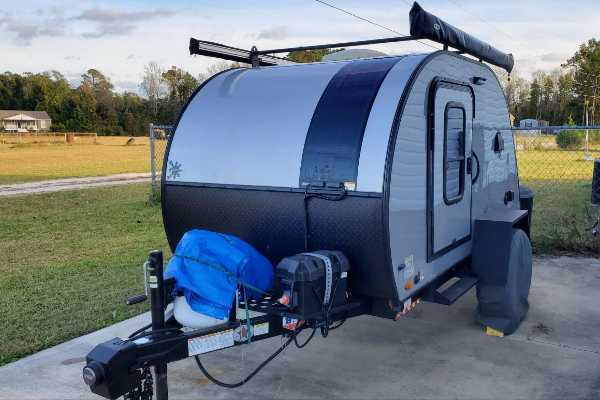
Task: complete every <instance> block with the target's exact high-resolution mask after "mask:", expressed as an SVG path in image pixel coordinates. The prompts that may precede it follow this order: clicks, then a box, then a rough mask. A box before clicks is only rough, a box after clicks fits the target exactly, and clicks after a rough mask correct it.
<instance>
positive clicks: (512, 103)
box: [0, 39, 600, 135]
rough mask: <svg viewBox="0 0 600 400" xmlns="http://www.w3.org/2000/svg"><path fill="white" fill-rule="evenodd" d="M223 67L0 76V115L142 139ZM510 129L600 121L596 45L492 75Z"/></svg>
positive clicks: (313, 54) (298, 55)
mask: <svg viewBox="0 0 600 400" xmlns="http://www.w3.org/2000/svg"><path fill="white" fill-rule="evenodd" d="M339 50H341V49H333V50H317V51H300V52H293V53H290V54H289V55H288V58H289V59H291V60H293V61H295V62H314V61H321V60H322V58H323V57H324V56H325V55H327V54H329V53H331V52H335V51H339ZM238 66H240V65H239V64H235V63H234V64H232V63H225V62H221V63H218V64H213V65H211V66H210V67H209V68H208V69H207V71H206V72H204V73H203V74H200V75H198V76H193V75H192V74H191V73H189V72H187V71H184V70H182V69H180V68H178V67H176V66H173V67H171V68H170V69H168V70H166V69H163V68H162V67H161V66H159V65H158V64H156V63H149V64H148V65H146V67H145V68H144V73H143V79H142V82H141V84H140V88H141V90H142V93H143V94H144V96H140V95H138V94H136V93H132V92H125V93H117V92H115V91H114V86H113V84H112V83H111V82H110V79H109V78H108V77H107V76H106V75H104V74H103V73H102V72H100V71H98V70H97V69H90V70H88V71H87V72H86V73H84V74H83V75H82V76H81V82H80V83H79V84H78V85H77V86H76V87H72V86H70V85H69V82H68V81H67V79H66V78H65V76H63V75H62V74H61V73H60V72H58V71H49V72H43V73H37V74H33V73H23V74H16V73H11V72H5V73H3V74H0V109H13V110H40V111H41V110H43V111H47V112H48V114H49V115H50V117H51V118H52V129H53V130H55V131H71V132H97V133H98V134H100V135H143V134H145V133H146V129H147V126H148V124H149V123H150V122H154V123H162V124H172V123H174V122H175V121H176V119H177V116H178V115H179V113H180V111H181V108H182V107H183V106H184V104H185V103H186V101H187V99H188V98H189V97H190V96H191V95H192V93H193V91H194V90H195V89H196V88H197V87H198V86H199V85H200V84H201V83H202V82H203V81H204V80H206V79H207V78H208V77H210V76H212V75H214V74H215V73H217V72H219V71H221V70H223V69H227V68H231V67H238ZM496 72H497V74H498V75H499V78H500V81H501V83H502V84H503V87H504V90H505V93H506V97H507V100H508V103H509V108H510V112H511V114H512V116H513V118H514V123H515V124H518V122H519V121H520V120H522V119H525V118H535V119H542V120H546V121H548V122H549V123H550V124H553V125H562V124H580V123H583V122H584V121H585V118H584V117H585V110H587V113H588V114H589V115H588V120H589V123H590V124H599V123H600V41H598V40H596V39H591V40H589V41H587V42H586V43H583V44H582V45H581V46H580V47H579V49H578V50H577V52H576V53H575V54H574V55H573V56H572V57H571V58H569V59H568V60H566V61H565V63H564V64H562V65H561V68H559V69H556V70H554V71H552V72H542V71H538V72H536V73H534V74H533V77H532V79H531V80H527V79H524V78H523V77H521V76H519V74H518V73H516V72H513V74H512V76H510V77H509V76H508V74H506V73H505V72H504V71H501V70H497V71H496Z"/></svg>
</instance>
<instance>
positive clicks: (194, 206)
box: [163, 184, 397, 299]
mask: <svg viewBox="0 0 600 400" xmlns="http://www.w3.org/2000/svg"><path fill="white" fill-rule="evenodd" d="M164 190H165V193H164V204H163V207H165V210H164V216H165V230H166V233H167V238H168V240H169V244H170V246H171V248H172V249H174V247H175V246H176V245H177V243H178V242H179V240H180V239H181V237H182V236H183V234H184V233H185V232H187V231H188V230H191V229H194V228H199V229H207V230H212V231H217V232H223V233H229V234H233V235H236V236H238V237H239V238H241V239H243V240H245V241H247V242H248V243H250V244H252V245H253V246H254V247H255V248H256V249H257V250H258V251H259V252H261V253H262V254H263V255H265V257H267V258H269V260H270V261H271V262H272V263H273V264H277V263H278V262H279V261H280V260H281V259H282V258H284V257H287V256H291V255H294V254H297V253H301V252H303V251H304V194H303V193H298V192H283V191H267V190H254V189H245V188H242V189H240V188H214V187H193V186H175V185H168V184H167V185H165V187H164ZM308 210H309V217H310V220H309V221H310V231H311V240H310V250H318V249H325V250H341V251H342V252H344V254H346V256H347V257H348V259H349V261H350V265H351V271H350V273H349V275H348V278H349V289H350V290H351V291H352V292H353V293H355V294H362V295H367V296H372V297H379V298H386V299H389V298H394V299H395V298H396V297H397V293H396V286H395V282H394V275H393V270H392V267H391V264H390V262H389V248H386V245H385V241H384V229H386V227H385V226H384V223H383V213H382V199H381V198H370V197H355V196H347V197H345V198H344V199H343V200H341V201H328V200H323V199H319V198H311V199H310V200H309V203H308ZM386 226H387V224H386Z"/></svg>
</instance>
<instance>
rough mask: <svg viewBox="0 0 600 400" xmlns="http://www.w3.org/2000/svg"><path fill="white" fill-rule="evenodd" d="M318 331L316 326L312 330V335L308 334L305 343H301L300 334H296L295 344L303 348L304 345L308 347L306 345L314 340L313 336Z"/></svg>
mask: <svg viewBox="0 0 600 400" xmlns="http://www.w3.org/2000/svg"><path fill="white" fill-rule="evenodd" d="M316 332H317V327H316V326H315V327H314V328H313V330H312V332H311V333H310V335H309V336H308V338H307V339H306V340H305V341H304V343H302V344H299V343H298V336H297V335H296V336H294V344H295V345H296V347H297V348H299V349H301V348H303V347H306V345H307V344H308V343H310V341H311V340H312V338H313V337H314V336H315V333H316Z"/></svg>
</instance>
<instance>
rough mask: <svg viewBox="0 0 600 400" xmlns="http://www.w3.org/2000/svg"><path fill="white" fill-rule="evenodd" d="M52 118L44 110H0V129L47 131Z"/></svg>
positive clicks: (8, 130) (10, 130)
mask: <svg viewBox="0 0 600 400" xmlns="http://www.w3.org/2000/svg"><path fill="white" fill-rule="evenodd" d="M51 125H52V120H51V119H50V116H49V115H48V113H47V112H46V111H23V110H0V131H6V132H40V131H49V130H50V126H51Z"/></svg>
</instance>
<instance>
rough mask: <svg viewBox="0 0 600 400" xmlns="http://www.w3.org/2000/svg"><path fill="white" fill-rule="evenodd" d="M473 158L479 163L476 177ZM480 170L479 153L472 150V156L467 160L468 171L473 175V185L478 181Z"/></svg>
mask: <svg viewBox="0 0 600 400" xmlns="http://www.w3.org/2000/svg"><path fill="white" fill-rule="evenodd" d="M473 160H475V162H476V163H477V167H476V168H477V171H476V173H475V176H474V177H473ZM479 171H480V165H479V157H477V154H475V152H474V151H472V152H471V157H469V159H468V161H467V173H468V174H469V175H471V176H472V178H471V185H472V184H474V183H475V182H477V179H479Z"/></svg>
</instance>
